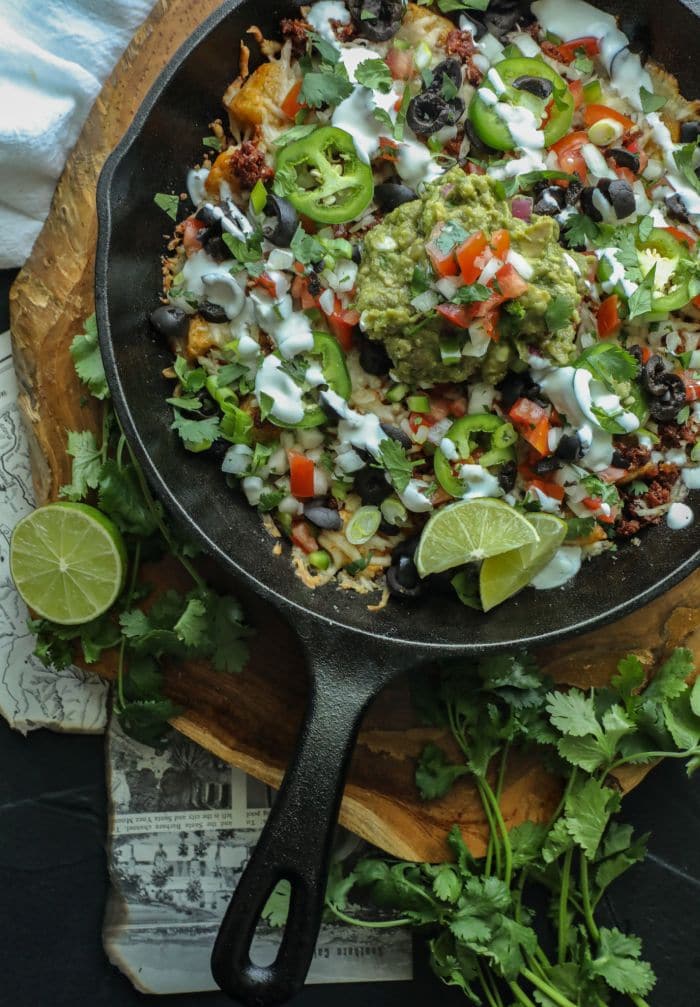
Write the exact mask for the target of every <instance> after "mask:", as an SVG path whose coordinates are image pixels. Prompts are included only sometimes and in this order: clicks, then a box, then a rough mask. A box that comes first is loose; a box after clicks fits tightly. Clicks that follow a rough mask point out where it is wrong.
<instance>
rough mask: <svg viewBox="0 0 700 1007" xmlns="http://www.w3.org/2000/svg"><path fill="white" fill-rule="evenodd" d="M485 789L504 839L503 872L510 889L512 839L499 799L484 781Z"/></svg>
mask: <svg viewBox="0 0 700 1007" xmlns="http://www.w3.org/2000/svg"><path fill="white" fill-rule="evenodd" d="M483 787H484V791H485V793H486V798H487V800H488V801H490V803H491V809H492V811H493V816H494V818H495V820H496V822H497V824H498V828H499V830H500V833H501V837H502V839H503V856H504V861H505V864H504V870H503V880H504V881H505V883H506V884H507V885H508V887H509V888H510V882H511V879H512V877H513V848H512V847H511V845H510V839H509V838H508V827H507V826H506V823H505V822H504V820H503V815H502V814H501V806H500V804H499V803H498V798H497V797H496V795H495V794H494V792H493V790H492V789H491V787H490V785H489V783H488V781H487V780H483Z"/></svg>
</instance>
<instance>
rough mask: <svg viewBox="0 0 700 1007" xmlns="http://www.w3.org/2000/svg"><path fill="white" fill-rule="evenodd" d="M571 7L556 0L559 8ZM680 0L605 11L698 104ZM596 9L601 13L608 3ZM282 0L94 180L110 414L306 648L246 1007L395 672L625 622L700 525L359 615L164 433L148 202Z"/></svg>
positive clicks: (166, 95) (228, 34) (312, 916)
mask: <svg viewBox="0 0 700 1007" xmlns="http://www.w3.org/2000/svg"><path fill="white" fill-rule="evenodd" d="M564 2H566V0H562V3H564ZM693 3H694V12H693V11H691V10H690V9H689V8H687V7H685V6H684V5H683V4H682V3H681V2H680V0H667V2H664V3H655V4H651V3H649V7H648V8H647V6H646V4H641V5H638V4H637V3H636V2H635V0H626V2H625V3H622V4H615V3H611V4H610V5H609V8H608V9H612V10H615V12H616V13H620V14H621V15H622V18H623V27H624V28H625V29H626V30H627V33H628V35H630V36H631V37H632V38H633V40H635V41H636V42H637V43H638V44H641V45H642V46H646V47H647V48H648V50H650V51H651V52H652V53H653V55H654V56H655V57H656V58H657V59H658V60H659V61H660V62H661V63H663V64H664V65H665V66H667V67H668V68H669V69H670V70H672V71H674V72H675V73H676V74H678V76H679V78H680V82H681V87H682V89H683V91H684V93H686V94H690V95H693V94H697V93H700V69H699V65H698V63H697V62H695V63H693V62H692V50H693V47H692V45H691V44H690V42H689V40H690V39H692V38H694V37H696V36H697V30H698V25H697V19H698V15H699V11H698V6H697V0H693ZM601 6H608V5H607V4H601ZM294 10H295V8H294V7H293V6H292V5H291V4H290V3H289V2H284V0H278V2H271V3H266V4H265V5H262V4H260V3H253V2H251V0H228V2H227V3H224V5H223V6H222V7H221V8H220V10H219V11H217V12H216V13H215V14H214V15H212V16H211V17H210V18H209V19H208V20H207V21H205V22H204V24H202V26H201V27H200V28H199V29H198V30H197V31H196V32H195V34H194V35H193V36H192V37H191V38H190V40H189V41H188V42H187V43H186V44H185V45H184V46H183V47H182V48H181V49H180V51H179V52H178V53H177V55H176V56H175V57H174V59H173V60H172V61H171V63H170V64H169V66H168V67H167V69H166V70H165V71H164V72H163V73H162V74H161V75H160V77H159V78H158V80H157V82H156V83H155V85H154V86H153V88H152V90H151V92H150V93H149V95H148V97H147V98H146V100H145V101H144V103H143V105H142V106H141V108H140V109H139V111H138V112H137V114H136V116H135V118H134V122H133V124H132V125H131V128H130V129H129V131H128V132H127V134H126V136H125V137H124V139H123V140H122V142H121V143H120V144H119V147H118V148H117V149H116V150H115V152H114V153H113V154H112V155H111V157H110V158H109V160H108V161H107V164H106V165H105V168H104V170H103V172H102V176H101V178H100V182H99V187H98V193H97V204H98V211H99V225H100V226H99V243H98V254H97V269H96V301H97V314H98V324H99V332H100V346H101V350H102V355H103V357H104V361H105V367H106V371H107V377H108V380H109V386H110V389H111V392H112V398H113V401H114V406H115V409H116V411H117V414H118V416H119V419H120V421H121V423H122V425H123V427H124V430H125V431H126V434H127V436H128V438H129V440H130V443H131V445H132V446H133V448H134V449H135V451H136V454H137V457H138V459H139V461H140V463H141V464H142V465H143V468H144V470H145V472H146V475H147V477H148V479H149V481H150V482H151V485H152V486H153V488H154V490H155V492H156V493H157V494H158V496H159V497H160V499H162V500H163V502H164V503H165V504H166V506H167V507H168V509H169V510H170V512H171V513H172V515H173V517H174V518H175V519H176V520H179V522H180V523H181V524H182V525H183V526H184V527H185V528H186V529H187V530H188V532H189V533H190V534H192V535H193V536H194V537H195V539H197V540H198V541H199V543H200V544H201V545H202V546H203V547H204V548H205V549H206V550H207V551H208V552H209V553H211V554H212V555H213V556H214V557H215V558H216V559H217V560H218V561H219V562H220V563H221V564H222V566H224V567H225V568H226V569H228V570H229V571H231V572H233V573H234V574H236V575H237V576H240V577H242V578H244V579H245V580H246V581H248V582H249V583H250V584H251V585H252V586H253V587H254V588H255V589H256V590H258V591H259V592H260V593H261V594H262V595H264V596H265V597H267V598H268V599H269V600H270V601H271V602H272V603H273V604H275V605H276V606H277V607H278V608H279V609H280V610H281V611H282V612H283V613H284V615H285V616H286V617H287V619H288V620H289V621H290V622H291V623H292V625H293V626H294V627H295V629H296V630H297V632H298V633H299V636H300V637H301V639H302V641H303V644H304V647H305V651H306V656H307V659H308V664H309V669H310V674H311V680H312V689H311V698H310V701H309V707H308V710H307V712H306V717H305V720H304V724H303V727H302V729H301V734H300V738H299V742H298V748H297V751H296V753H295V755H294V757H293V758H292V761H291V763H290V766H289V768H288V771H287V775H286V777H285V779H284V782H283V784H282V787H281V789H280V792H279V796H278V798H277V801H276V803H275V805H274V808H273V809H272V811H271V813H270V817H269V820H268V823H267V825H266V827H265V829H264V831H263V833H262V836H261V838H260V842H259V843H258V846H257V848H256V850H255V853H254V855H253V857H252V859H251V860H250V863H249V864H248V866H247V868H246V870H245V872H244V874H243V876H242V878H241V881H240V883H239V886H238V888H237V890H236V893H235V896H234V898H233V900H232V902H231V905H230V907H229V909H228V912H227V914H226V917H225V919H224V922H223V924H222V927H221V931H220V933H219V936H218V939H217V942H216V946H215V948H214V953H213V957H212V970H213V974H214V978H215V979H216V981H217V983H218V984H219V985H220V986H221V988H222V989H224V990H225V991H226V992H228V993H229V994H230V995H231V996H233V997H236V998H238V999H240V1000H243V1001H245V1002H247V1003H250V1004H257V1005H263V1004H272V1003H279V1002H281V1001H284V1000H286V999H287V998H288V997H289V996H291V995H292V994H293V993H295V992H296V991H298V990H299V989H300V988H301V986H302V985H303V982H304V978H305V976H306V973H307V971H308V967H309V964H310V961H311V956H312V953H313V949H314V944H315V939H316V936H317V932H318V926H319V921H320V914H321V909H322V904H323V894H324V887H325V879H326V873H327V868H328V858H329V850H330V841H331V836H332V832H333V827H334V824H335V821H336V817H337V813H338V807H339V803H340V798H341V794H342V789H343V781H344V777H345V773H346V769H347V765H348V762H349V759H350V755H351V752H352V748H353V744H354V740H355V736H356V733H357V730H358V726H359V722H360V719H361V717H362V714H363V712H364V710H365V708H366V707H367V704H368V703H369V701H370V699H371V698H372V697H373V696H374V695H375V694H376V693H377V692H378V691H379V690H380V689H381V688H383V686H385V685H386V684H387V682H388V681H389V680H390V679H391V678H392V677H393V676H395V675H396V674H397V673H398V672H400V671H402V670H404V669H405V668H407V667H408V666H410V665H415V664H417V663H419V662H421V661H423V660H426V659H428V658H431V657H436V656H441V657H449V656H458V655H470V654H475V653H477V652H484V651H491V650H497V649H505V648H511V649H513V648H519V647H529V646H533V645H535V644H536V645H538V646H539V645H542V644H545V643H551V642H553V641H555V640H558V639H561V638H562V637H564V636H569V635H572V634H574V633H579V632H582V631H584V630H590V629H593V628H594V627H596V626H600V625H601V624H602V623H604V622H609V621H611V620H613V619H616V618H619V617H620V616H621V615H623V614H625V613H627V612H631V611H632V610H633V609H635V608H637V607H639V606H640V605H644V604H645V603H647V602H649V601H651V599H652V598H654V597H656V596H657V595H658V594H660V593H661V592H662V591H665V590H667V589H668V588H669V587H671V585H672V584H675V583H676V582H677V581H679V580H681V578H683V577H685V576H687V575H688V574H689V573H690V572H691V571H692V570H693V569H694V568H695V566H696V565H697V564H698V562H699V560H700V522H698V523H696V524H695V525H694V526H692V527H691V528H690V529H688V530H686V531H683V532H675V533H671V532H669V531H668V530H667V529H666V528H665V527H659V528H656V529H653V530H651V531H650V532H648V533H647V534H645V535H644V538H643V543H642V545H641V547H640V548H634V547H633V546H624V547H622V548H621V549H620V552H619V553H618V554H617V555H616V556H612V555H610V554H607V555H606V556H604V557H601V558H599V559H597V560H596V561H595V562H594V563H591V564H590V565H587V566H585V567H584V569H583V570H582V571H581V573H580V574H579V576H578V577H577V578H576V579H575V580H574V581H573V582H572V583H570V584H567V585H566V586H565V587H564V588H562V589H561V590H558V591H552V592H535V591H526V592H525V593H524V594H521V595H519V596H517V597H516V598H514V599H512V600H511V601H509V602H508V603H506V604H504V605H502V606H501V607H500V608H498V609H496V610H495V611H493V612H491V613H489V614H488V615H481V614H479V613H476V612H472V611H471V610H469V609H465V608H464V607H463V606H462V605H460V604H459V602H458V601H456V600H455V599H453V598H451V597H449V596H444V595H440V596H434V597H431V598H427V599H425V600H424V601H421V602H420V603H416V604H411V605H401V604H399V603H396V602H392V603H391V604H390V605H389V606H388V608H385V609H384V610H383V611H381V612H369V611H368V610H367V599H363V598H361V597H358V596H357V595H355V594H354V593H353V592H348V591H345V592H341V591H337V590H335V589H333V588H332V587H331V588H328V589H326V590H321V591H316V592H314V593H312V592H309V591H308V590H307V589H306V588H305V587H304V586H303V585H302V583H301V582H300V581H299V580H297V578H296V577H295V576H294V574H293V572H292V568H291V565H290V564H288V563H287V562H286V561H285V560H284V559H279V558H275V557H273V555H272V550H271V541H270V539H269V537H268V535H267V533H266V532H265V531H264V530H263V528H262V525H261V523H260V521H259V518H258V515H257V512H256V511H255V510H253V509H251V508H250V507H248V505H247V504H246V502H245V501H244V500H243V498H242V497H239V496H238V495H236V494H235V493H232V492H231V491H230V490H229V489H227V487H226V486H225V483H224V480H223V479H222V477H221V474H220V472H219V465H218V463H217V462H216V461H215V460H214V459H212V458H211V457H207V456H206V454H200V455H193V454H188V453H187V452H185V451H184V450H182V449H181V447H180V445H179V444H178V442H177V436H176V435H175V434H174V433H173V432H171V431H170V429H169V427H170V422H171V415H170V408H169V407H168V406H167V405H166V403H165V397H166V391H165V385H164V382H163V379H162V377H161V370H162V369H163V368H164V367H166V366H167V365H169V364H170V363H171V359H170V354H169V351H168V349H167V348H166V347H165V346H163V345H162V344H160V343H159V342H158V341H156V340H155V339H154V337H153V334H152V332H151V331H150V330H149V326H148V323H147V321H146V318H147V313H148V311H149V310H150V308H151V307H152V306H153V304H154V303H155V302H156V299H157V295H158V291H159V287H160V279H161V277H160V264H159V257H160V255H161V253H162V251H163V239H162V235H163V231H164V230H166V229H167V226H166V222H165V221H164V218H163V216H162V213H161V211H160V210H159V209H157V208H156V207H155V205H154V203H153V195H154V193H156V192H180V191H181V190H182V187H183V180H184V176H185V172H186V168H187V166H188V165H189V164H190V163H192V161H194V160H195V159H196V158H197V157H198V156H199V155H200V152H201V149H202V148H201V138H202V137H203V136H205V135H207V133H208V132H209V130H208V125H207V124H208V123H209V122H210V121H211V119H212V118H213V116H214V115H217V114H219V111H220V99H221V95H222V93H223V92H224V90H225V88H226V87H227V85H228V84H229V82H230V81H231V80H232V79H233V78H234V77H235V76H236V66H237V60H238V43H239V40H240V38H241V37H242V36H243V33H244V32H245V30H246V29H247V28H248V26H249V25H250V24H251V23H255V24H257V25H259V26H260V28H261V29H262V31H263V32H264V34H265V35H267V36H275V35H276V34H277V31H278V24H279V20H280V18H281V17H283V16H285V15H290V14H293V13H294ZM282 878H286V879H288V880H289V881H290V882H291V885H292V897H291V905H290V913H289V918H288V921H287V925H286V928H285V932H284V936H283V939H282V942H281V947H280V950H279V954H278V956H277V959H276V961H275V962H274V964H272V965H271V966H269V967H265V968H262V967H258V966H256V965H254V964H253V963H252V962H251V960H250V957H249V948H250V942H251V939H252V936H253V933H254V930H255V927H256V924H257V921H258V917H259V913H260V910H261V908H262V906H263V905H264V903H265V901H266V899H267V896H268V894H269V893H270V891H271V890H272V888H273V887H274V886H275V884H276V883H277V882H278V881H279V880H280V879H282Z"/></svg>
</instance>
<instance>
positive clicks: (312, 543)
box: [292, 521, 318, 554]
mask: <svg viewBox="0 0 700 1007" xmlns="http://www.w3.org/2000/svg"><path fill="white" fill-rule="evenodd" d="M292 542H293V543H294V545H298V546H299V548H300V549H303V550H304V552H305V553H307V554H308V553H311V552H317V551H318V542H317V541H316V539H315V538H314V536H313V535H312V534H311V529H310V528H309V526H308V525H307V523H306V521H297V522H295V523H294V524H293V525H292Z"/></svg>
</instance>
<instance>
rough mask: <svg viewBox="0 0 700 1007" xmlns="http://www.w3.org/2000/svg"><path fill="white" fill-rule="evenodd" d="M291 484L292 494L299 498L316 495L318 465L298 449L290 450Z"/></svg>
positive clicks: (288, 454) (288, 455)
mask: <svg viewBox="0 0 700 1007" xmlns="http://www.w3.org/2000/svg"><path fill="white" fill-rule="evenodd" d="M287 458H288V459H289V484H290V489H291V493H292V496H295V497H297V499H299V500H303V499H306V498H307V497H312V496H314V471H315V469H316V466H315V465H314V463H313V462H312V461H311V459H310V458H307V457H306V455H300V454H299V452H298V451H288V452H287Z"/></svg>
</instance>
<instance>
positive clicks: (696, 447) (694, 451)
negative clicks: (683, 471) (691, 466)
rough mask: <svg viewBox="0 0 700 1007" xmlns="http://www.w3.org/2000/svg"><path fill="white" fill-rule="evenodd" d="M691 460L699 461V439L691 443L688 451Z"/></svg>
mask: <svg viewBox="0 0 700 1007" xmlns="http://www.w3.org/2000/svg"><path fill="white" fill-rule="evenodd" d="M690 460H691V462H700V441H698V443H697V444H693V448H692V451H691V452H690Z"/></svg>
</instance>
